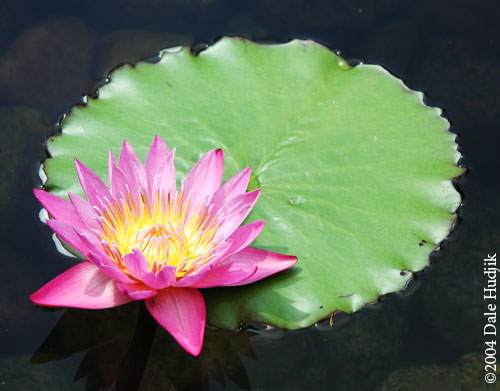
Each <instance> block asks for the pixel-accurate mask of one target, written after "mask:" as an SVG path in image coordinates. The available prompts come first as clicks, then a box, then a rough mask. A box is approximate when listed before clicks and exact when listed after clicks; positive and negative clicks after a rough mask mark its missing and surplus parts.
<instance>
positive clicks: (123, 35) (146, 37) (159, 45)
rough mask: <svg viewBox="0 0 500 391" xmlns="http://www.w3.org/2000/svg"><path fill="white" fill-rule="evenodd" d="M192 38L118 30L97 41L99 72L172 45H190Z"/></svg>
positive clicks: (150, 54)
mask: <svg viewBox="0 0 500 391" xmlns="http://www.w3.org/2000/svg"><path fill="white" fill-rule="evenodd" d="M192 43H193V38H191V37H188V36H185V35H177V34H163V33H155V32H152V31H147V30H119V31H114V32H112V33H110V34H108V35H105V36H104V37H103V38H102V39H101V40H100V42H99V46H98V53H99V54H98V56H99V73H100V74H102V75H105V74H106V73H107V72H109V70H110V69H111V68H113V67H114V66H116V65H118V64H120V63H124V62H134V61H137V60H142V59H144V58H148V57H153V56H155V55H156V54H157V53H158V51H159V50H161V49H165V48H169V47H173V46H180V45H183V46H191V44H192Z"/></svg>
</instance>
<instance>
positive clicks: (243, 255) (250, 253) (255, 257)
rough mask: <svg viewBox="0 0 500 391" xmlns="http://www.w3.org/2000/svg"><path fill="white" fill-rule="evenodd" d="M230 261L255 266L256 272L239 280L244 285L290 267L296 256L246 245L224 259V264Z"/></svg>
mask: <svg viewBox="0 0 500 391" xmlns="http://www.w3.org/2000/svg"><path fill="white" fill-rule="evenodd" d="M230 262H232V263H233V264H234V265H235V266H236V265H237V264H246V265H256V266H257V272H256V273H255V274H254V275H252V276H250V277H248V278H246V279H244V280H242V281H239V283H238V285H244V284H250V283H252V282H254V281H258V280H261V279H263V278H265V277H267V276H270V275H272V274H275V273H278V272H280V271H282V270H285V269H289V268H291V267H292V266H293V265H295V264H296V263H297V257H294V256H291V255H284V254H278V253H273V252H270V251H264V250H260V249H258V248H252V247H247V248H245V249H243V250H241V251H239V252H237V253H236V254H233V255H231V256H230V257H229V258H228V259H226V260H225V261H224V263H225V264H229V263H230Z"/></svg>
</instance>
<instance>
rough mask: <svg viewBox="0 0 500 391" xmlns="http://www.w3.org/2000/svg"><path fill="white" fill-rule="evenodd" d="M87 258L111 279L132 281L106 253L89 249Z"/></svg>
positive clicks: (124, 281)
mask: <svg viewBox="0 0 500 391" xmlns="http://www.w3.org/2000/svg"><path fill="white" fill-rule="evenodd" d="M87 259H88V260H89V261H90V262H91V263H93V264H94V265H95V266H97V267H98V268H99V269H100V270H101V271H102V272H103V273H104V274H106V275H107V276H108V277H109V278H111V279H112V280H113V281H116V282H123V283H133V282H134V281H133V280H132V279H130V278H129V277H128V276H127V275H126V274H125V273H124V272H123V271H122V270H120V269H119V268H118V266H117V265H116V264H114V263H113V261H112V260H111V259H110V258H109V257H108V256H107V255H106V254H103V253H97V252H93V251H91V252H90V253H89V255H88V256H87Z"/></svg>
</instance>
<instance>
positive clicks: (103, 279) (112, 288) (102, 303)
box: [30, 262, 132, 308]
mask: <svg viewBox="0 0 500 391" xmlns="http://www.w3.org/2000/svg"><path fill="white" fill-rule="evenodd" d="M30 299H31V301H32V302H33V303H35V304H39V305H44V306H50V307H75V308H110V307H116V306H119V305H122V304H125V303H128V302H130V301H132V300H131V299H130V298H129V297H128V296H127V295H126V294H124V293H122V292H120V290H119V289H118V288H117V286H116V283H115V282H114V281H113V280H111V279H110V278H109V277H108V276H107V275H106V274H104V273H103V272H102V271H100V270H99V268H97V267H96V266H94V265H92V264H91V263H90V262H81V263H79V264H77V265H75V266H73V267H72V268H71V269H69V270H67V271H65V272H64V273H62V274H60V275H59V276H57V277H56V278H54V279H53V280H52V281H50V282H49V283H47V284H45V285H44V286H43V287H42V288H40V289H39V290H38V291H37V292H35V293H33V294H32V295H31V296H30Z"/></svg>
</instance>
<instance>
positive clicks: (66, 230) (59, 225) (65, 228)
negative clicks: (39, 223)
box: [47, 220, 90, 257]
mask: <svg viewBox="0 0 500 391" xmlns="http://www.w3.org/2000/svg"><path fill="white" fill-rule="evenodd" d="M47 224H48V226H49V227H50V229H52V231H54V232H55V233H56V235H57V236H58V237H59V239H61V240H62V241H63V242H65V243H67V244H68V245H69V246H70V247H72V248H74V249H75V250H76V251H78V252H79V253H80V254H82V255H83V256H84V257H87V255H88V253H89V251H90V250H89V248H88V246H87V245H86V244H85V243H84V242H83V241H82V239H81V238H80V236H79V235H78V233H77V232H76V231H75V228H74V227H73V226H71V225H69V224H68V223H65V222H64V221H62V220H49V221H47Z"/></svg>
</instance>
